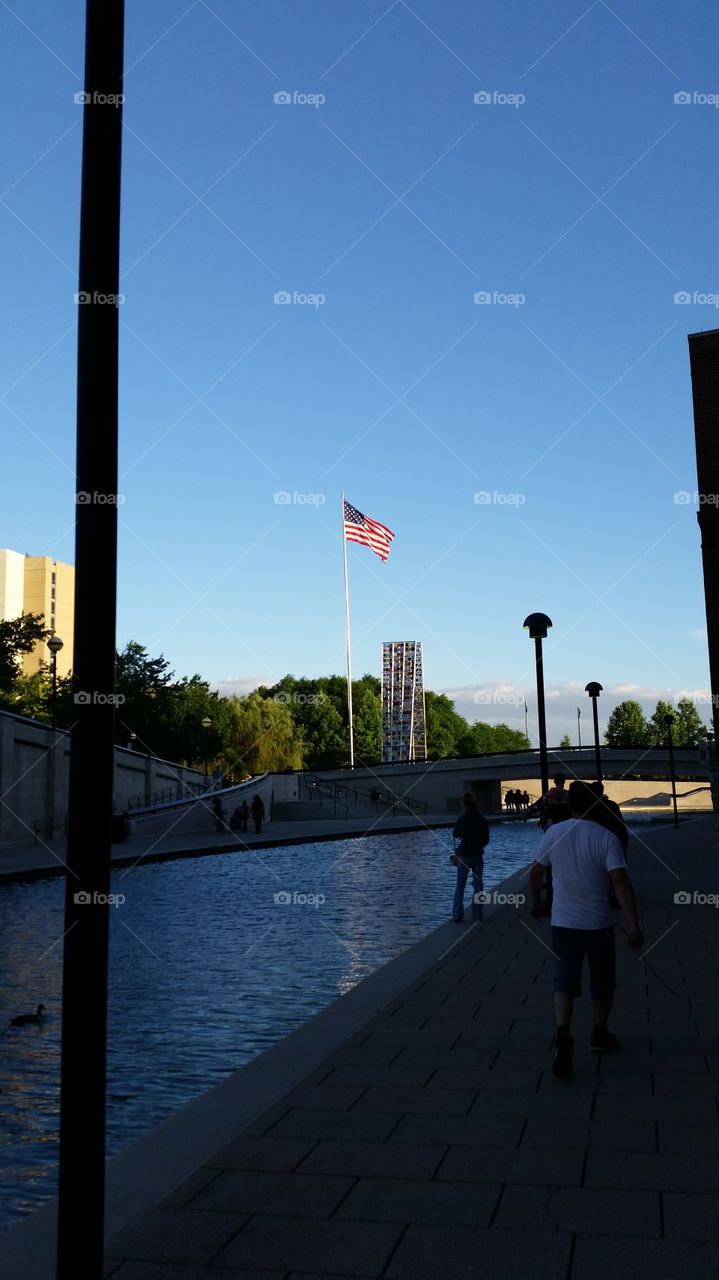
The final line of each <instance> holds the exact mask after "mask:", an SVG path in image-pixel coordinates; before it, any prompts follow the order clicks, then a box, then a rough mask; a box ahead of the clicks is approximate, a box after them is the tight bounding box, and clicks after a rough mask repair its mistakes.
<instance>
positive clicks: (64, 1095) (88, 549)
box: [57, 0, 124, 1280]
mask: <svg viewBox="0 0 719 1280" xmlns="http://www.w3.org/2000/svg"><path fill="white" fill-rule="evenodd" d="M123 32H124V0H87V8H86V28H85V41H86V44H85V99H84V106H83V154H82V203H81V215H80V267H79V281H78V287H79V294H78V299H77V301H78V304H79V305H78V364H77V373H78V386H77V505H76V525H75V568H76V583H75V631H74V642H75V652H74V671H75V675H74V681H73V686H74V698H75V706H74V716H75V723H74V725H73V728H72V739H71V760H70V793H69V806H68V841H67V846H68V847H67V875H66V878H65V941H64V969H63V992H62V999H63V1007H62V1077H61V1093H60V1178H59V1203H58V1245H57V1277H58V1280H75V1277H76V1276H78V1275H82V1276H83V1277H87V1280H101V1277H102V1275H103V1235H104V1201H105V1057H106V1029H107V968H108V933H109V918H108V916H109V907H108V903H107V894H108V892H109V887H110V846H111V816H112V797H113V765H114V752H113V741H114V733H113V729H114V724H113V720H114V697H113V695H114V684H115V595H116V560H117V503H116V495H117V377H118V354H117V348H118V313H117V299H118V291H119V241H120V169H121V135H122V106H121V103H122V97H121V94H122V74H123Z"/></svg>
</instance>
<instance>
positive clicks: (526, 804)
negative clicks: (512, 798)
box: [522, 791, 529, 813]
mask: <svg viewBox="0 0 719 1280" xmlns="http://www.w3.org/2000/svg"><path fill="white" fill-rule="evenodd" d="M522 808H523V810H524V812H525V813H526V812H527V809H528V808H529V792H528V791H523V792H522Z"/></svg>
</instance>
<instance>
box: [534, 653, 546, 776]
mask: <svg viewBox="0 0 719 1280" xmlns="http://www.w3.org/2000/svg"><path fill="white" fill-rule="evenodd" d="M534 653H535V659H536V666H537V719H538V720H539V769H540V773H541V775H542V795H545V794H546V792H547V791H549V761H548V758H547V721H546V716H545V712H544V664H543V659H542V637H541V636H536V637H535V640H534Z"/></svg>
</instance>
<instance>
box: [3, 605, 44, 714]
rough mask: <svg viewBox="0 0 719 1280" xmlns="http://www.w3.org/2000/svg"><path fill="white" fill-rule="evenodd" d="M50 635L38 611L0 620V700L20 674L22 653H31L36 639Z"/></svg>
mask: <svg viewBox="0 0 719 1280" xmlns="http://www.w3.org/2000/svg"><path fill="white" fill-rule="evenodd" d="M49 635H50V631H49V629H48V628H47V627H46V626H45V620H44V618H43V616H42V614H40V613H23V614H21V615H20V617H19V618H10V619H8V620H6V621H5V622H0V701H2V703H3V705H5V706H6V705H7V698H8V697H9V696H10V695H11V694H12V691H13V687H14V685H15V682H16V681H17V679H18V677H19V676H20V674H21V663H22V658H23V655H24V654H26V653H32V651H33V649H34V648H35V645H36V644H37V642H38V640H46V639H47V637H48V636H49Z"/></svg>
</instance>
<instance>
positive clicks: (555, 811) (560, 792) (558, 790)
mask: <svg viewBox="0 0 719 1280" xmlns="http://www.w3.org/2000/svg"><path fill="white" fill-rule="evenodd" d="M566 781H567V779H566V775H565V774H563V773H555V775H554V777H553V779H552V782H553V783H554V786H553V787H550V788H549V791H548V792H547V825H548V826H550V827H551V826H553V825H554V823H556V822H566V821H567V819H568V818H571V816H572V813H571V809H570V808H569V792H568V791H567V790H566V788H565V786H564V784H565V782H566Z"/></svg>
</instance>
